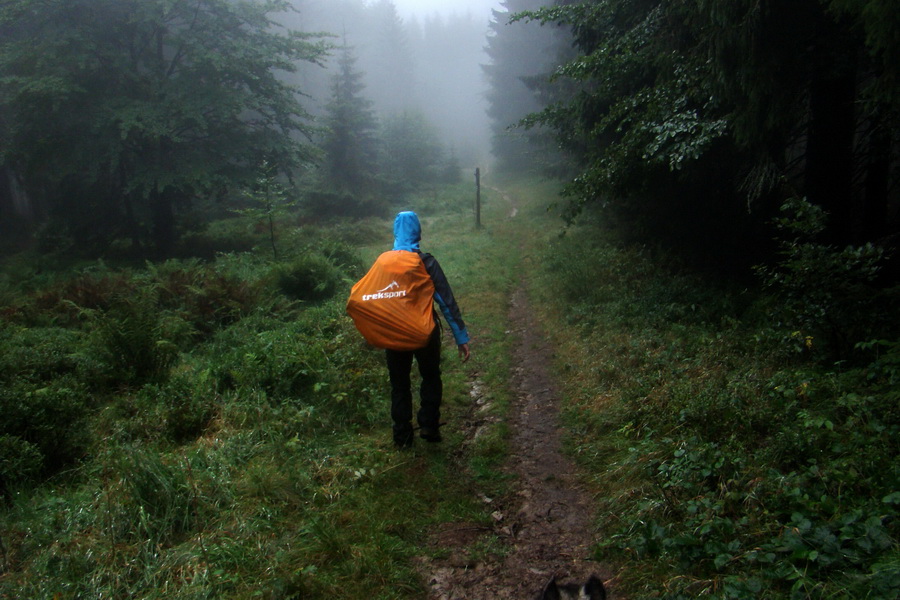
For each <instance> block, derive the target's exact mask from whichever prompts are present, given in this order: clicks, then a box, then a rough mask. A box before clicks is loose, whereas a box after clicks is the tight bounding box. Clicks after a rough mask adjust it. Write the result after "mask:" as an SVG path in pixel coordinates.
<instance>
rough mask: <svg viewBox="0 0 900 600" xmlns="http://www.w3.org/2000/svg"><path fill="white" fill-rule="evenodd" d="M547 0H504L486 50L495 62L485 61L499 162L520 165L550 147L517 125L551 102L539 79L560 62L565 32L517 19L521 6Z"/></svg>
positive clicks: (502, 165) (525, 165) (532, 163)
mask: <svg viewBox="0 0 900 600" xmlns="http://www.w3.org/2000/svg"><path fill="white" fill-rule="evenodd" d="M546 3H547V1H546V0H503V1H502V2H501V3H500V4H501V6H502V7H503V8H504V9H505V10H502V11H499V10H494V11H493V19H492V21H491V24H490V34H489V36H488V41H487V46H486V47H485V51H486V53H487V55H488V58H489V59H490V63H489V64H486V65H482V69H483V70H484V73H485V76H486V77H487V80H488V85H489V89H488V93H487V101H488V110H487V112H488V116H489V117H490V119H491V132H492V139H491V147H492V150H493V154H494V158H495V159H496V160H497V161H498V166H499V167H500V168H502V169H509V170H519V169H526V168H531V167H534V166H535V165H537V164H540V162H541V158H540V157H541V156H544V155H545V151H546V148H542V147H535V146H534V145H533V144H531V143H529V142H530V141H534V139H535V138H536V137H537V136H536V135H535V132H534V131H532V132H526V131H525V130H523V129H517V128H516V127H515V126H516V125H517V124H518V123H519V121H520V120H521V119H523V118H524V117H526V116H527V115H528V114H529V113H531V112H534V111H538V110H541V109H542V108H543V107H544V106H545V104H544V103H543V102H542V101H541V99H540V97H539V93H538V92H537V91H536V90H535V85H534V84H535V83H536V80H537V79H540V78H544V79H546V77H547V76H549V74H550V72H551V71H552V70H553V69H554V68H555V67H556V66H557V64H558V63H559V59H560V56H559V53H560V49H561V46H562V45H563V42H561V36H562V35H563V32H562V31H560V30H558V29H556V28H554V27H552V26H547V27H541V26H540V24H539V23H536V22H524V21H513V16H514V15H516V14H517V13H519V12H520V11H526V10H535V9H538V8H540V7H541V6H542V5H544V4H546Z"/></svg>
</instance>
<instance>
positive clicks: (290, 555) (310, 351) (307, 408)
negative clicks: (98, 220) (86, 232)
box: [0, 187, 516, 599]
mask: <svg viewBox="0 0 900 600" xmlns="http://www.w3.org/2000/svg"><path fill="white" fill-rule="evenodd" d="M486 196H487V194H486ZM470 204H471V200H470V197H469V195H468V194H466V193H464V190H462V189H461V188H458V187H443V188H441V189H440V190H438V191H436V196H435V197H433V198H429V200H428V201H427V202H424V203H423V204H422V205H420V206H417V207H416V208H417V210H418V211H419V213H420V215H421V216H422V218H423V219H425V220H426V222H427V223H428V245H429V247H430V248H436V249H440V250H446V251H442V252H441V254H442V256H443V257H444V259H443V262H444V265H445V268H447V269H448V270H451V269H452V270H453V272H454V275H455V279H454V282H455V285H456V287H457V289H458V290H459V292H458V293H460V294H461V296H462V297H464V298H466V299H467V300H466V306H467V315H466V316H467V320H468V321H469V322H470V323H471V325H472V326H473V327H476V328H477V329H478V330H479V331H480V332H482V335H484V340H485V341H484V343H483V344H482V346H481V350H480V352H481V354H480V358H478V359H475V361H474V363H473V364H475V365H479V364H481V363H480V361H484V362H483V365H482V366H477V367H476V368H478V369H479V370H480V372H481V373H480V378H481V381H482V382H483V383H484V385H485V386H487V387H489V388H490V389H491V390H492V392H491V394H490V396H491V399H492V401H493V402H494V403H495V408H493V409H491V410H494V411H498V410H500V409H499V408H497V407H496V405H499V403H500V402H502V401H503V400H504V397H505V393H506V392H505V384H504V377H505V372H506V370H507V369H508V363H507V362H506V358H505V356H506V354H507V352H506V350H505V349H504V335H503V330H504V329H503V328H504V323H505V317H506V310H507V306H506V301H505V299H506V295H507V294H508V287H509V284H508V283H507V282H509V281H512V279H513V277H512V275H511V273H512V272H513V266H512V263H513V262H514V261H515V260H516V258H515V257H514V256H509V255H508V254H507V255H503V254H501V251H502V246H498V245H497V244H495V243H493V241H492V240H491V238H490V237H489V236H488V235H487V234H485V233H483V232H482V233H481V234H476V233H474V232H472V231H471V230H473V229H474V226H473V225H471V217H470V214H469V210H467V209H468V208H469V207H470ZM275 219H276V221H277V222H276V228H275V229H276V231H278V232H279V236H280V237H279V243H278V260H277V261H276V260H274V259H273V257H272V252H271V248H270V239H269V234H268V231H266V230H265V229H262V230H259V231H258V232H256V233H255V234H253V236H252V242H253V246H252V248H251V249H250V250H249V251H244V252H228V253H220V254H218V256H217V257H215V258H214V259H211V260H199V259H170V260H167V261H163V262H157V263H148V264H146V265H144V266H142V267H138V266H132V267H117V266H111V265H107V264H104V263H102V262H95V263H93V264H90V265H82V266H81V267H79V268H70V269H67V270H63V271H53V270H46V271H43V272H39V271H38V269H37V268H36V266H35V265H34V264H33V263H31V262H29V261H27V260H22V261H20V262H15V261H7V262H6V263H5V264H4V269H3V276H2V278H0V298H2V304H0V306H2V308H0V414H2V415H3V418H2V419H0V597H10V598H83V597H91V598H100V597H111V598H122V597H134V598H167V599H169V598H198V597H205V598H248V597H262V598H295V597H303V598H324V597H333V596H335V595H341V596H343V597H347V598H359V599H363V598H372V597H380V598H416V597H421V595H422V581H421V578H420V575H419V574H418V573H417V571H416V568H415V565H414V563H413V561H412V559H413V558H414V557H420V558H421V557H427V556H430V555H432V554H434V553H440V552H441V549H433V548H432V549H429V548H427V540H428V533H429V531H430V529H431V528H435V527H437V524H439V523H445V522H462V523H465V524H468V525H469V526H473V527H485V528H486V527H487V525H488V524H489V523H490V521H491V519H490V516H489V514H488V510H487V507H486V506H487V505H485V504H484V503H483V502H481V501H480V500H478V497H477V495H476V494H475V491H474V490H475V489H478V490H481V491H483V492H484V493H487V494H490V495H495V494H498V493H500V492H501V490H502V485H503V482H502V480H501V479H500V478H499V477H498V476H497V475H496V473H495V468H496V465H497V462H498V460H499V459H500V457H501V456H502V446H501V445H499V444H498V442H497V440H498V435H499V434H498V433H497V432H495V431H491V430H490V429H491V428H486V429H485V430H484V434H485V435H484V436H483V438H482V439H481V440H480V441H479V442H478V443H473V444H467V445H466V446H465V449H464V450H461V451H460V452H452V451H448V448H458V447H461V437H462V435H463V434H462V432H461V430H462V424H463V423H464V421H465V415H466V414H467V411H468V410H469V405H470V404H471V400H470V396H469V389H468V385H467V382H466V378H467V373H466V372H465V371H463V370H462V369H459V368H456V367H455V364H454V366H450V365H449V364H448V365H447V367H446V369H445V373H446V376H445V412H444V417H445V419H446V420H448V421H449V422H450V423H451V424H450V426H448V427H447V428H446V429H445V443H444V445H443V446H441V447H435V446H432V445H425V444H420V445H419V446H420V447H417V448H415V449H413V450H411V451H410V452H404V453H400V452H397V451H396V450H395V449H394V448H393V445H392V443H391V435H390V416H389V405H390V402H389V398H388V395H389V387H388V383H387V378H386V372H385V370H384V365H383V360H384V357H383V353H382V352H380V351H374V350H372V349H370V348H367V347H366V345H365V344H364V343H363V341H362V339H361V337H360V336H359V334H358V332H356V331H355V329H354V328H353V325H352V322H351V320H350V319H349V317H347V315H346V314H345V312H344V304H345V302H346V297H347V293H348V292H349V288H350V285H351V284H352V282H353V281H355V280H356V279H357V278H359V277H360V276H361V275H362V274H363V273H364V272H365V269H366V268H367V267H368V265H369V263H370V261H371V260H372V259H373V258H374V257H375V256H376V255H377V253H378V252H380V251H381V250H383V249H384V248H385V247H388V248H389V247H390V242H391V221H390V220H381V219H369V220H365V221H359V222H356V223H353V224H352V225H350V224H333V225H331V226H329V227H327V228H326V227H317V226H309V225H306V226H298V225H297V224H296V223H295V222H292V221H293V219H292V218H289V217H285V216H277V215H276V216H275ZM229 221H232V222H235V221H241V218H236V217H232V218H231V219H229ZM467 225H468V226H467ZM216 229H217V230H221V231H224V232H228V231H229V230H228V228H226V227H224V226H222V227H217V228H216ZM466 230H468V231H470V235H468V236H467V237H466V238H465V239H464V240H463V239H461V238H460V237H459V232H460V231H466ZM484 260H489V261H490V263H491V264H492V266H493V268H492V269H491V270H489V271H485V270H483V269H480V268H478V265H480V263H481V262H482V261H484ZM490 339H494V340H496V342H491V341H489V340H490Z"/></svg>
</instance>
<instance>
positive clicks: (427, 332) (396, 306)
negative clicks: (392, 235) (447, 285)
mask: <svg viewBox="0 0 900 600" xmlns="http://www.w3.org/2000/svg"><path fill="white" fill-rule="evenodd" d="M433 302H434V283H433V282H432V281H431V277H430V276H429V275H428V271H426V270H425V264H424V263H423V262H422V257H421V256H419V254H418V253H416V252H409V251H406V250H389V251H388V252H385V253H384V254H382V255H381V256H379V257H378V258H377V259H376V260H375V264H373V265H372V267H371V268H370V269H369V272H368V273H366V274H365V276H364V277H363V278H362V279H360V280H359V281H357V282H356V284H355V285H354V286H353V288H352V289H351V290H350V298H349V299H348V300H347V314H349V315H350V317H351V318H352V319H353V323H354V325H356V328H357V329H358V330H359V332H360V333H361V334H362V335H363V337H364V338H366V341H367V342H368V343H369V344H371V345H373V346H375V347H376V348H386V349H389V350H417V349H419V348H424V347H425V346H426V345H427V343H428V338H429V336H431V332H432V331H434V327H435V322H434V304H433Z"/></svg>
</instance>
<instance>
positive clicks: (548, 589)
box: [538, 575, 606, 600]
mask: <svg viewBox="0 0 900 600" xmlns="http://www.w3.org/2000/svg"><path fill="white" fill-rule="evenodd" d="M538 600H606V588H604V587H603V582H602V581H600V578H598V577H597V576H596V575H591V576H590V577H589V578H588V580H587V581H586V582H585V583H584V585H579V584H577V583H563V584H559V583H556V577H554V578H553V579H551V580H550V581H549V582H548V583H547V585H546V586H544V591H543V592H541V595H540V596H538Z"/></svg>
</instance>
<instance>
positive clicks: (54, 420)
mask: <svg viewBox="0 0 900 600" xmlns="http://www.w3.org/2000/svg"><path fill="white" fill-rule="evenodd" d="M93 405H94V403H93V401H92V398H91V395H90V394H89V393H88V392H87V390H85V388H84V387H83V386H82V385H81V384H80V383H79V382H78V381H77V380H76V379H74V378H73V377H71V376H65V377H59V378H57V379H55V380H53V381H52V382H46V383H44V384H42V385H41V386H34V385H32V384H30V383H28V382H24V381H21V380H13V381H11V382H7V383H6V384H5V385H3V386H0V414H2V415H3V418H2V419H0V435H6V436H12V437H15V438H17V439H18V440H20V442H16V444H19V445H21V442H25V443H27V444H28V445H29V446H28V447H30V448H34V449H35V450H36V451H38V452H40V455H41V461H40V469H37V468H36V464H37V462H36V459H35V460H31V459H29V461H28V463H29V464H30V465H32V467H35V468H29V469H28V472H29V473H32V474H33V473H37V472H38V470H39V471H40V474H41V475H44V474H50V473H53V472H55V471H58V470H59V469H61V468H63V467H65V466H68V465H71V464H73V463H75V462H76V461H78V460H79V459H81V458H82V456H84V453H85V451H86V449H87V447H88V444H89V441H90V440H89V437H88V433H87V429H86V427H85V425H86V423H87V420H88V417H89V415H90V411H91V408H92V407H93ZM10 443H12V442H10ZM23 447H24V446H23ZM29 452H30V451H29ZM22 475H23V476H24V473H23V474H22Z"/></svg>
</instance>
